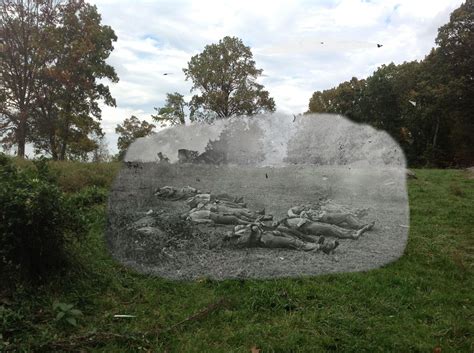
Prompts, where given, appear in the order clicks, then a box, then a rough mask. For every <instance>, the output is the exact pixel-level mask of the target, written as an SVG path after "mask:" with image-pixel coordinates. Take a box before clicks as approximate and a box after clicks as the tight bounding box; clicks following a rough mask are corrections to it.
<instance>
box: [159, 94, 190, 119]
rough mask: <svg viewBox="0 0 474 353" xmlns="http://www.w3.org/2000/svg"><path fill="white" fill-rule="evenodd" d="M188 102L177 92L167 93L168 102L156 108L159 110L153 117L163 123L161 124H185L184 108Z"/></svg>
mask: <svg viewBox="0 0 474 353" xmlns="http://www.w3.org/2000/svg"><path fill="white" fill-rule="evenodd" d="M186 106H187V103H186V102H185V101H184V96H183V95H182V94H179V93H178V92H175V93H167V94H166V103H165V106H164V107H162V108H155V110H156V111H157V112H158V114H156V115H152V116H151V117H152V119H153V120H154V121H156V122H157V123H161V126H162V127H163V126H167V125H171V126H173V125H184V124H185V116H186V115H185V113H184V108H185V107H186Z"/></svg>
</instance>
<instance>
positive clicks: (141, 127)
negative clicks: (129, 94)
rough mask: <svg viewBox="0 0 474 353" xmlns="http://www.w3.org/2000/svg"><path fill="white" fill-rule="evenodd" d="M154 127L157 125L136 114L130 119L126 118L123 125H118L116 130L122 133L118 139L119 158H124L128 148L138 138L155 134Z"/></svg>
mask: <svg viewBox="0 0 474 353" xmlns="http://www.w3.org/2000/svg"><path fill="white" fill-rule="evenodd" d="M154 128H155V125H153V124H150V123H148V122H147V121H146V120H143V121H140V120H139V119H138V118H137V117H136V116H134V115H132V116H131V117H130V118H129V119H125V120H124V121H123V123H122V125H117V127H116V128H115V132H116V133H117V134H119V135H120V136H119V138H118V141H117V147H118V149H119V159H120V160H121V159H123V157H124V156H125V152H127V148H128V147H129V146H130V145H131V144H132V142H133V141H135V140H136V139H137V138H140V137H145V136H148V135H152V134H154V131H153V129H154Z"/></svg>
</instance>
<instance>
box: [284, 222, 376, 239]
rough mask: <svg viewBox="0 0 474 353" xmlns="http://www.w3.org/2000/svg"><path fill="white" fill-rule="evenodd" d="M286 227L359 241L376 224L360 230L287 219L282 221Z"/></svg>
mask: <svg viewBox="0 0 474 353" xmlns="http://www.w3.org/2000/svg"><path fill="white" fill-rule="evenodd" d="M281 222H282V223H283V224H284V225H285V226H287V227H289V228H292V229H297V230H298V231H300V232H302V233H304V234H309V235H324V236H328V237H335V238H339V239H358V238H359V237H360V236H361V235H362V234H364V233H365V232H367V231H369V230H371V229H372V228H373V227H374V224H375V223H374V222H372V223H369V224H366V225H364V226H363V227H361V228H360V229H346V228H342V227H339V226H337V225H334V224H328V223H323V222H317V221H311V220H309V219H307V218H297V217H294V218H286V219H284V220H283V221H281Z"/></svg>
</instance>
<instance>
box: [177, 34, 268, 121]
mask: <svg viewBox="0 0 474 353" xmlns="http://www.w3.org/2000/svg"><path fill="white" fill-rule="evenodd" d="M252 58H253V56H252V52H251V50H250V48H249V47H247V46H245V45H244V44H243V42H242V40H240V39H238V38H235V37H224V38H223V39H221V40H220V41H219V43H218V44H211V45H207V46H206V47H205V48H204V51H203V52H202V53H200V54H197V55H195V56H193V57H192V58H191V60H190V61H189V62H188V67H187V68H185V69H183V71H184V74H185V75H186V80H188V79H191V80H192V81H193V87H192V89H191V91H194V90H198V91H200V93H201V94H200V95H194V96H193V97H192V99H191V102H190V103H189V107H190V119H191V120H192V121H194V120H204V121H212V120H214V119H222V118H228V117H231V116H236V115H255V114H258V113H262V112H273V111H275V102H274V101H273V98H270V96H269V93H268V91H265V90H264V87H263V85H260V84H258V83H257V82H255V80H256V79H257V77H258V76H259V75H261V74H262V72H263V70H261V69H257V68H256V67H255V61H254V60H253V59H252Z"/></svg>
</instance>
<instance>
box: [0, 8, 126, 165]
mask: <svg viewBox="0 0 474 353" xmlns="http://www.w3.org/2000/svg"><path fill="white" fill-rule="evenodd" d="M116 40H117V37H116V36H115V33H114V31H113V30H112V29H111V28H110V27H109V26H104V25H102V24H101V16H100V14H99V13H98V12H97V8H96V7H95V6H93V5H90V4H88V3H86V2H85V1H84V0H48V1H43V0H1V2H0V41H1V43H0V55H1V57H0V59H1V60H0V75H1V76H0V78H1V79H0V141H1V143H2V144H3V147H4V148H7V149H9V148H11V147H12V146H16V147H17V155H18V156H20V157H23V156H24V155H25V145H26V144H27V143H30V144H32V145H33V146H34V149H35V152H36V153H37V154H46V155H50V156H51V157H52V159H54V160H64V159H81V160H84V159H88V158H89V157H90V154H93V157H95V158H98V156H99V154H100V153H101V151H102V150H104V149H105V142H104V141H103V136H104V133H103V132H102V129H101V126H100V117H101V110H100V108H99V105H98V102H99V101H103V102H104V103H105V104H107V105H110V106H115V100H114V99H113V97H112V96H111V94H110V91H109V88H108V87H107V86H106V85H105V84H104V83H103V79H109V80H111V81H112V82H117V81H118V77H117V75H116V73H115V70H114V68H113V67H112V66H110V65H108V64H107V63H106V62H105V60H106V59H107V58H108V57H109V55H110V53H111V51H112V50H113V46H112V43H113V42H114V41H116Z"/></svg>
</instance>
